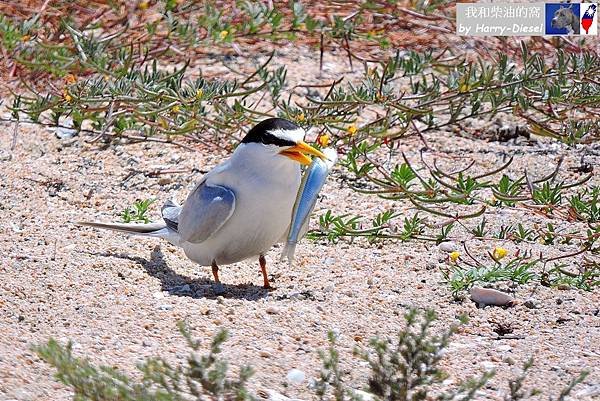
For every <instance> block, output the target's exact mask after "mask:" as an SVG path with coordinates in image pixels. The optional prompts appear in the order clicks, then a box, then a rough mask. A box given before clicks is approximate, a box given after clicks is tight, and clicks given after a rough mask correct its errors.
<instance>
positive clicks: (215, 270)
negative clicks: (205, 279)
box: [212, 260, 221, 284]
mask: <svg viewBox="0 0 600 401" xmlns="http://www.w3.org/2000/svg"><path fill="white" fill-rule="evenodd" d="M212 274H213V277H214V278H215V283H218V284H220V283H221V280H219V266H217V262H215V261H214V260H213V262H212Z"/></svg>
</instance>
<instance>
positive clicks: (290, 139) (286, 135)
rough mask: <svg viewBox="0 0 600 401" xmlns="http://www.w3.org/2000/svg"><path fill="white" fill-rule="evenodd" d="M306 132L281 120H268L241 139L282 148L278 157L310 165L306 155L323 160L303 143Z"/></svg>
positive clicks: (245, 141) (320, 155) (315, 150)
mask: <svg viewBox="0 0 600 401" xmlns="http://www.w3.org/2000/svg"><path fill="white" fill-rule="evenodd" d="M305 134H306V132H305V131H304V129H302V128H301V127H299V126H297V125H296V124H294V123H293V122H291V121H288V120H285V119H283V118H268V119H266V120H263V121H261V122H260V123H258V124H256V125H255V126H254V127H253V128H252V129H251V130H250V131H249V132H248V133H247V134H246V136H245V137H244V139H242V143H261V144H263V145H274V146H277V147H281V148H283V150H281V151H280V152H279V154H280V155H283V156H286V157H289V158H290V159H292V160H295V161H297V162H299V163H301V164H310V162H311V159H310V157H308V156H306V154H309V155H313V156H318V157H320V158H321V159H325V158H326V157H325V155H324V154H323V153H322V152H321V151H319V150H318V149H315V148H313V147H312V146H310V145H308V144H307V143H305V142H304V135H305Z"/></svg>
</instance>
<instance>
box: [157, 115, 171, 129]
mask: <svg viewBox="0 0 600 401" xmlns="http://www.w3.org/2000/svg"><path fill="white" fill-rule="evenodd" d="M158 124H159V125H160V126H161V127H162V129H167V128H169V123H168V122H167V120H165V119H164V118H163V117H160V118H159V119H158Z"/></svg>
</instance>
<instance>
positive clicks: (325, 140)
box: [317, 134, 329, 148]
mask: <svg viewBox="0 0 600 401" xmlns="http://www.w3.org/2000/svg"><path fill="white" fill-rule="evenodd" d="M317 143H318V144H319V146H321V147H322V148H325V147H327V145H329V135H327V134H323V135H319V137H318V138H317Z"/></svg>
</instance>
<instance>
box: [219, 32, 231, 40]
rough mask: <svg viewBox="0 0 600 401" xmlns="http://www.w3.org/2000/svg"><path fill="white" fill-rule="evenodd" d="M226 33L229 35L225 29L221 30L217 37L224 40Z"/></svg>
mask: <svg viewBox="0 0 600 401" xmlns="http://www.w3.org/2000/svg"><path fill="white" fill-rule="evenodd" d="M227 35H229V32H227V31H221V33H220V34H219V37H220V38H221V40H225V38H226V37H227Z"/></svg>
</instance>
